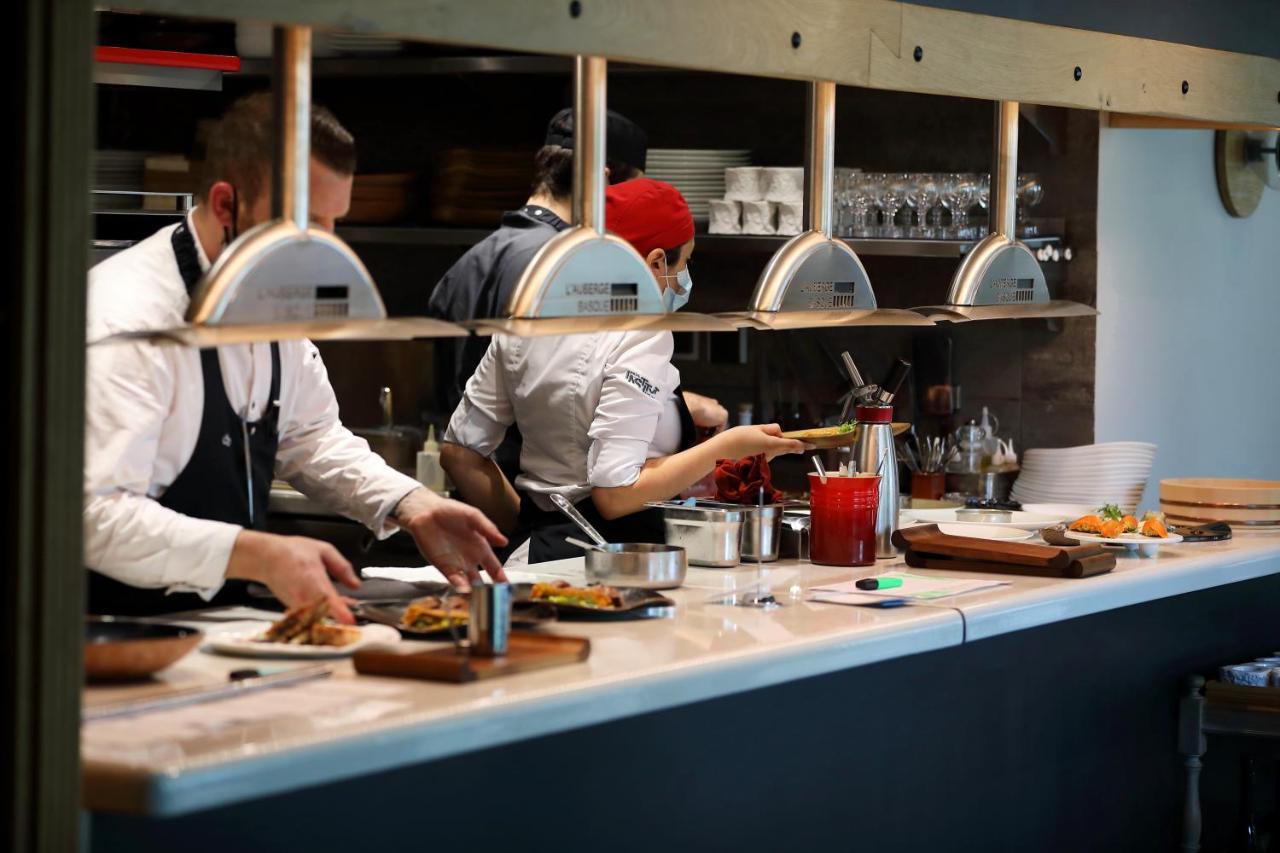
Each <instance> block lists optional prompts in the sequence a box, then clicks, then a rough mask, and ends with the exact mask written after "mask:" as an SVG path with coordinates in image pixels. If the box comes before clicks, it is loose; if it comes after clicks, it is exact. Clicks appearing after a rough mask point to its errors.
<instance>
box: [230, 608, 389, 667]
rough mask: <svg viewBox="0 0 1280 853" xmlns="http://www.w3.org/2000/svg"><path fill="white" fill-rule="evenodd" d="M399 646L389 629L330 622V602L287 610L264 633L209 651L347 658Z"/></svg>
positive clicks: (238, 636)
mask: <svg viewBox="0 0 1280 853" xmlns="http://www.w3.org/2000/svg"><path fill="white" fill-rule="evenodd" d="M398 642H400V632H399V631H397V630H396V629H395V628H392V627H390V626H388V625H364V626H361V627H356V626H354V625H340V624H338V623H337V622H334V621H333V620H332V619H330V618H329V607H328V602H327V601H323V600H322V601H320V602H317V603H316V604H310V605H306V606H304V607H294V608H292V609H290V610H288V611H287V612H286V613H285V614H284V616H282V617H280V619H278V620H276V621H275V622H272V623H271V624H270V625H268V626H267V627H266V628H264V629H261V630H257V629H255V630H253V631H244V632H238V633H232V634H222V635H220V636H216V637H212V638H210V640H209V642H208V644H207V648H208V649H209V650H210V651H213V652H217V653H218V654H220V655H231V656H233V657H246V658H291V659H296V658H309V659H317V658H345V657H350V656H351V655H353V654H355V653H356V651H357V650H358V649H362V648H364V647H365V646H374V645H381V644H384V643H398Z"/></svg>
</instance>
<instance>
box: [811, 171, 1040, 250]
mask: <svg viewBox="0 0 1280 853" xmlns="http://www.w3.org/2000/svg"><path fill="white" fill-rule="evenodd" d="M1017 181H1018V201H1017V216H1018V236H1022V237H1031V236H1035V235H1036V234H1037V233H1038V229H1037V228H1036V226H1035V225H1034V224H1033V223H1030V222H1028V221H1027V211H1028V210H1029V209H1030V208H1033V207H1035V206H1036V205H1038V204H1039V203H1040V202H1041V201H1042V200H1043V199H1044V187H1043V185H1042V184H1041V183H1040V179H1039V177H1038V176H1036V175H1035V174H1033V173H1029V174H1021V175H1018V178H1017ZM990 199H991V176H990V175H989V174H983V173H978V172H864V171H862V170H861V169H837V170H836V176H835V223H834V230H835V232H836V233H837V234H838V235H840V236H843V237H864V238H865V237H889V238H897V237H908V238H915V239H925V240H968V239H979V238H981V237H983V236H985V235H986V233H987V209H988V206H989V204H990ZM975 212H976V213H977V214H978V215H977V216H974V215H973V214H974V213H975Z"/></svg>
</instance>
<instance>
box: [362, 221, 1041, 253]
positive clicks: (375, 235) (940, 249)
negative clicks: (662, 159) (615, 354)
mask: <svg viewBox="0 0 1280 853" xmlns="http://www.w3.org/2000/svg"><path fill="white" fill-rule="evenodd" d="M489 233H490V229H487V228H430V227H414V226H376V225H350V226H340V227H339V228H338V236H340V237H341V238H342V239H344V240H346V241H347V242H349V243H355V244H366V245H368V244H383V245H401V246H441V247H447V246H460V247H466V246H473V245H475V244H476V243H478V242H480V241H481V240H482V239H484V238H485V236H487V235H488V234H489ZM788 239H790V238H789V237H765V236H759V237H756V236H739V235H732V234H698V235H697V241H698V251H699V252H702V251H708V252H761V253H769V252H776V251H777V250H778V249H779V248H781V247H782V245H783V244H784V243H785V242H786V241H787V240H788ZM1061 240H1062V238H1060V237H1056V236H1042V237H1025V238H1023V242H1024V243H1026V244H1027V245H1028V246H1030V247H1031V248H1032V249H1038V248H1040V247H1042V246H1045V245H1055V244H1058V243H1060V242H1061ZM845 242H847V243H848V244H849V245H850V246H851V247H853V250H854V251H855V252H857V253H858V254H860V255H867V256H873V255H888V256H897V257H909V258H960V257H963V256H964V255H966V254H968V252H969V251H970V250H971V249H972V248H973V247H974V246H975V245H976V244H977V241H975V240H908V239H900V240H888V239H885V240H864V239H848V240H846V241H845Z"/></svg>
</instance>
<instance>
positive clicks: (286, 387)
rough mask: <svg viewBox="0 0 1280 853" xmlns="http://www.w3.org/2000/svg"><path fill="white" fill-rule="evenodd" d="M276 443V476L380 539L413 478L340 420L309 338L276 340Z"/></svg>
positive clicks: (415, 485) (410, 488) (414, 485)
mask: <svg viewBox="0 0 1280 853" xmlns="http://www.w3.org/2000/svg"><path fill="white" fill-rule="evenodd" d="M280 372H281V377H280V378H281V387H282V389H283V390H282V393H281V395H280V396H281V398H282V399H281V411H280V423H279V431H280V444H279V447H278V448H277V449H276V476H278V477H280V478H281V479H283V480H286V481H288V483H289V484H290V485H291V486H293V487H294V488H295V489H297V490H298V491H300V492H302V493H303V494H304V495H307V496H308V497H310V498H313V499H315V500H318V501H320V502H321V503H323V504H325V505H326V506H328V507H330V508H331V509H334V510H337V511H338V512H341V513H343V514H344V515H347V516H349V517H351V518H354V519H356V520H357V521H359V522H360V523H362V524H364V525H365V526H366V527H368V528H369V529H370V530H372V531H374V533H376V534H377V535H378V538H380V539H385V538H386V537H388V536H390V535H391V534H392V533H394V532H395V531H396V530H397V529H398V528H397V527H396V525H395V524H393V523H391V522H389V521H388V520H387V517H388V516H389V515H390V514H391V511H392V510H394V509H395V508H396V504H398V503H400V500H401V499H402V498H404V496H405V495H407V494H409V493H410V492H412V491H414V490H415V489H417V488H419V486H420V485H421V484H420V483H418V481H417V480H414V479H412V478H411V477H408V476H405V475H404V474H402V473H400V472H399V471H397V470H396V469H394V468H392V467H391V466H390V465H388V464H387V463H386V461H385V460H383V458H382V457H381V456H379V455H378V454H376V453H374V452H373V451H372V450H370V449H369V443H368V442H367V441H365V440H364V439H363V438H359V437H357V436H355V435H354V434H352V432H351V431H350V430H349V429H347V428H346V427H344V426H343V425H342V421H341V420H339V418H338V400H337V398H336V397H335V396H334V394H333V386H332V385H330V384H329V372H328V371H327V370H325V366H324V360H323V359H321V358H320V351H319V350H318V349H316V347H315V344H313V343H311V341H305V340H304V341H288V342H282V343H281V344H280Z"/></svg>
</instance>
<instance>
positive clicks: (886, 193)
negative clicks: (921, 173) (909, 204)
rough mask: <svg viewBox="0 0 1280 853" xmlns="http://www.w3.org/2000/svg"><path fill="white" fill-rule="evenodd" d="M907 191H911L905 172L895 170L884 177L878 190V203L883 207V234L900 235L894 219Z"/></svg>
mask: <svg viewBox="0 0 1280 853" xmlns="http://www.w3.org/2000/svg"><path fill="white" fill-rule="evenodd" d="M909 192H911V176H910V175H908V174H906V173H905V172H896V173H894V174H892V175H888V176H886V177H885V181H884V185H883V188H882V189H881V190H880V204H881V206H882V207H883V208H884V224H885V227H884V236H886V237H901V236H902V230H901V229H900V228H898V226H897V224H896V220H897V218H898V211H899V210H901V209H902V206H903V205H904V204H905V203H906V201H907V194H908V193H909Z"/></svg>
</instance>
